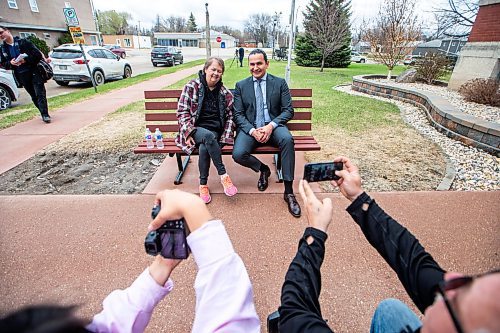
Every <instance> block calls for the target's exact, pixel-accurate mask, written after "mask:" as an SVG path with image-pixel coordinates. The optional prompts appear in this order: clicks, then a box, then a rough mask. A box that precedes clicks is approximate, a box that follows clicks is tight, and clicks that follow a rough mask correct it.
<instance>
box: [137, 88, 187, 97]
mask: <svg viewBox="0 0 500 333" xmlns="http://www.w3.org/2000/svg"><path fill="white" fill-rule="evenodd" d="M181 93H182V90H180V89H173V90H172V89H171V90H150V91H145V92H144V98H146V99H153V98H177V99H178V98H179V96H180V95H181Z"/></svg>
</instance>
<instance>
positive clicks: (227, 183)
mask: <svg viewBox="0 0 500 333" xmlns="http://www.w3.org/2000/svg"><path fill="white" fill-rule="evenodd" d="M220 182H221V183H222V186H224V193H225V194H226V195H227V196H228V197H232V196H233V195H235V194H236V193H238V189H237V188H236V186H234V184H233V182H232V181H231V178H229V175H228V174H226V175H224V176H222V177H221V179H220Z"/></svg>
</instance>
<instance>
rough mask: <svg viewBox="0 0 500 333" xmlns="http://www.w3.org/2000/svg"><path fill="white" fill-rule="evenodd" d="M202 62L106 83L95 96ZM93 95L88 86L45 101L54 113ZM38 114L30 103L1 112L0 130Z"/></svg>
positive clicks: (24, 92) (92, 88)
mask: <svg viewBox="0 0 500 333" xmlns="http://www.w3.org/2000/svg"><path fill="white" fill-rule="evenodd" d="M204 62H205V61H204V60H196V61H191V62H187V63H184V64H182V65H179V66H174V67H167V68H163V69H160V70H158V71H154V72H149V73H144V74H140V75H137V76H134V77H131V78H128V79H126V80H118V81H112V82H107V83H106V84H104V85H102V86H98V87H97V94H105V93H107V92H109V91H111V90H115V89H120V88H124V87H128V86H131V85H133V84H136V83H140V82H143V81H146V80H150V79H154V78H156V77H159V76H162V75H165V74H169V73H174V72H177V71H179V70H182V69H185V68H189V67H193V66H197V65H201V64H203V63H204ZM21 93H23V94H27V92H26V91H25V90H24V89H21ZM95 95H96V93H95V91H94V87H92V86H90V87H89V88H86V89H78V91H75V92H71V93H69V94H64V95H59V96H54V97H50V98H48V100H47V102H48V104H49V112H53V111H56V110H57V109H60V108H63V107H65V106H67V105H70V104H73V103H76V102H79V101H82V100H85V99H87V98H91V97H93V96H95ZM39 114H40V113H39V111H38V109H36V107H35V105H34V104H33V103H30V104H28V105H20V106H17V107H15V108H11V109H7V110H3V111H1V112H0V129H1V128H6V127H10V126H13V125H15V124H17V123H20V122H23V121H26V120H29V119H32V118H34V117H36V116H39Z"/></svg>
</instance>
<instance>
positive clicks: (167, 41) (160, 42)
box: [157, 38, 178, 46]
mask: <svg viewBox="0 0 500 333" xmlns="http://www.w3.org/2000/svg"><path fill="white" fill-rule="evenodd" d="M177 43H178V40H177V39H160V38H158V43H157V44H158V45H161V46H178V44H177Z"/></svg>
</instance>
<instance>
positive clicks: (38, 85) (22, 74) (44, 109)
mask: <svg viewBox="0 0 500 333" xmlns="http://www.w3.org/2000/svg"><path fill="white" fill-rule="evenodd" d="M0 39H1V40H2V41H3V44H2V48H1V51H2V52H1V53H0V57H1V58H0V62H1V64H2V67H4V68H5V69H12V70H13V72H14V77H15V78H16V80H17V82H18V83H20V84H21V85H22V86H23V87H24V89H26V91H27V92H28V94H30V96H31V100H32V101H33V103H34V104H35V106H36V107H37V108H38V110H39V111H40V114H41V116H42V120H43V121H44V122H46V123H50V116H49V108H48V105H47V93H46V91H45V81H44V79H43V78H42V77H41V75H40V72H39V71H38V68H37V65H38V62H39V61H40V60H41V59H42V57H43V55H42V52H41V51H40V50H39V49H37V48H36V46H35V45H33V43H31V42H30V41H28V40H26V39H24V38H23V39H22V38H19V37H13V36H12V34H11V32H10V31H9V29H7V28H6V27H4V26H0ZM19 56H21V58H20V60H18V61H16V58H18V57H19ZM23 56H25V57H24V58H23Z"/></svg>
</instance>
